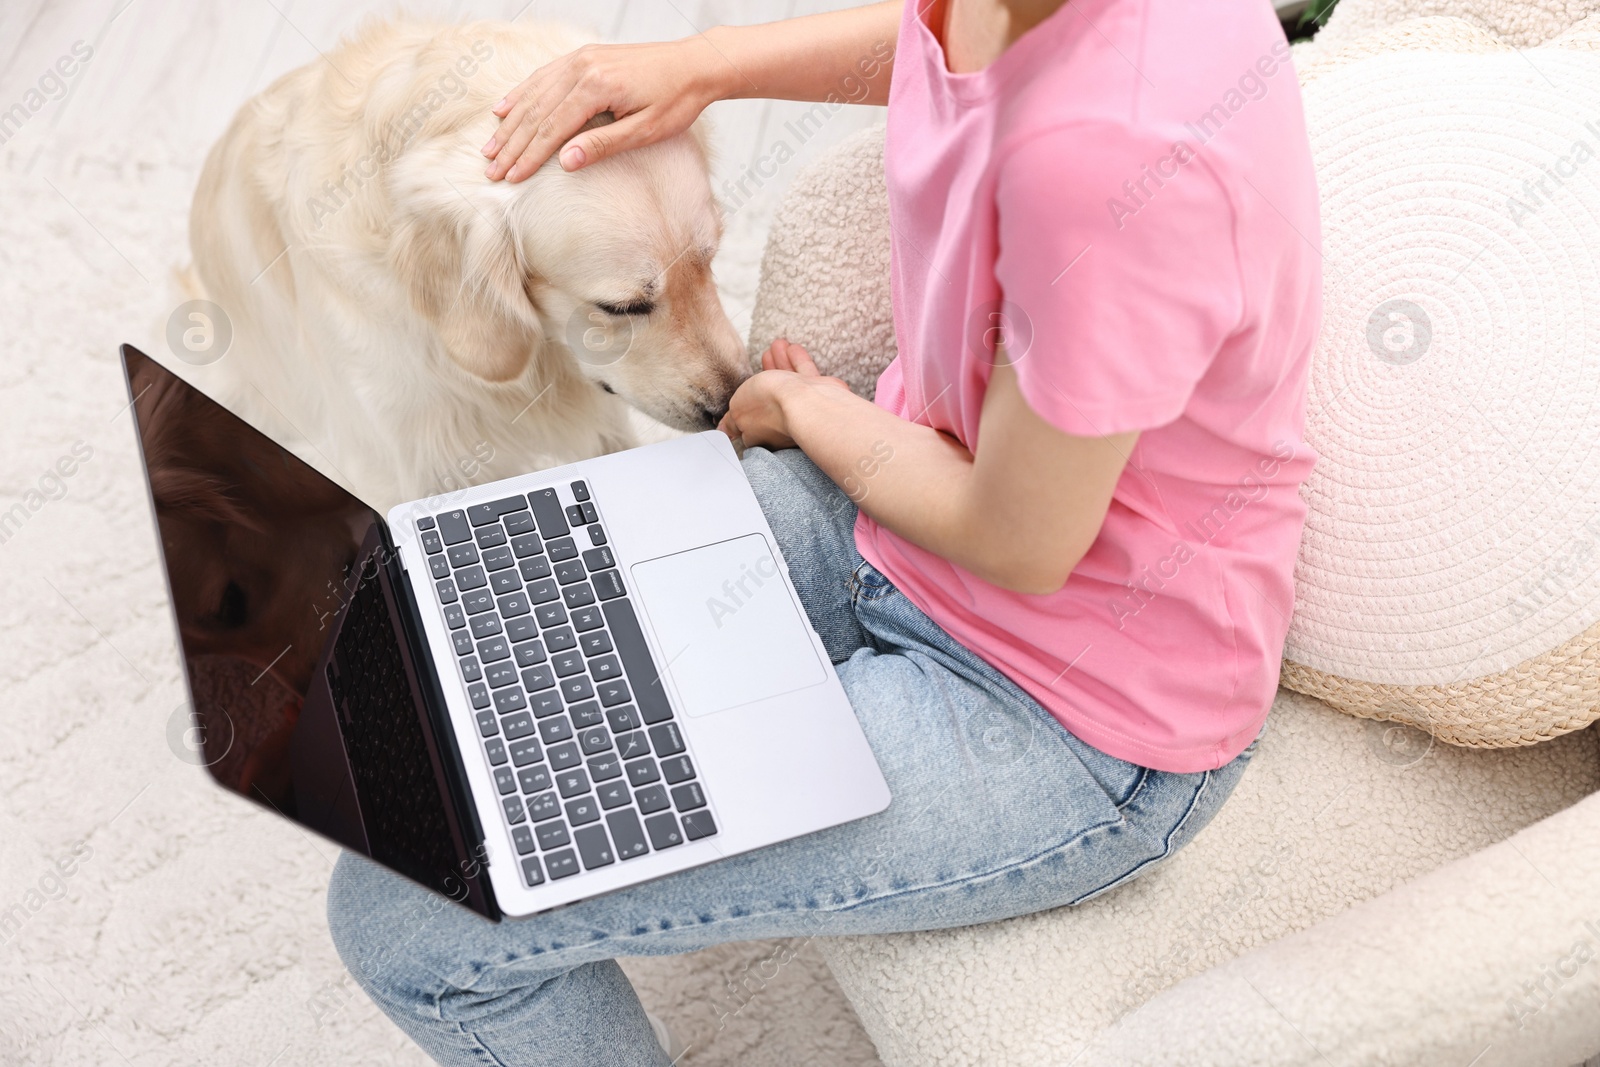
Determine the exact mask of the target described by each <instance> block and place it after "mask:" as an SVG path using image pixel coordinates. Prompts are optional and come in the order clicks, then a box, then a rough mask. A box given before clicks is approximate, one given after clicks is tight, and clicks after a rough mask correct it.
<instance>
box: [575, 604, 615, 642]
mask: <svg viewBox="0 0 1600 1067" xmlns="http://www.w3.org/2000/svg"><path fill="white" fill-rule="evenodd" d="M605 624H606V620H605V619H603V618H602V617H601V616H600V609H599V608H598V607H595V606H592V605H591V606H590V607H585V608H579V609H578V610H577V611H574V612H573V613H572V625H573V626H574V627H575V628H576V629H577V631H578V632H579V633H582V632H584V631H585V630H597V629H599V628H600V627H602V626H604V625H605ZM606 640H607V641H608V642H609V641H610V640H611V639H610V638H609V637H608V638H606Z"/></svg>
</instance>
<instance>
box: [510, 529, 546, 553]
mask: <svg viewBox="0 0 1600 1067" xmlns="http://www.w3.org/2000/svg"><path fill="white" fill-rule="evenodd" d="M543 551H544V543H543V542H542V541H540V540H539V535H538V534H533V533H525V534H518V535H517V536H516V537H513V538H512V539H511V554H512V555H514V556H516V557H517V558H518V559H523V558H525V557H527V556H537V555H539V554H540V553H541V552H543Z"/></svg>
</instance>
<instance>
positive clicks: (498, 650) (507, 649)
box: [478, 634, 511, 663]
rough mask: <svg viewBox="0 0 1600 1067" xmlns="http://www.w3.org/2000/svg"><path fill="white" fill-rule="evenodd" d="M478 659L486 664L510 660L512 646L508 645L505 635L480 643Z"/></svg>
mask: <svg viewBox="0 0 1600 1067" xmlns="http://www.w3.org/2000/svg"><path fill="white" fill-rule="evenodd" d="M478 658H479V659H481V660H483V662H485V663H499V662H500V661H501V660H503V659H510V658H511V646H510V645H508V644H507V643H506V639H505V635H504V634H502V635H500V636H499V637H491V638H488V639H487V640H483V641H479V642H478Z"/></svg>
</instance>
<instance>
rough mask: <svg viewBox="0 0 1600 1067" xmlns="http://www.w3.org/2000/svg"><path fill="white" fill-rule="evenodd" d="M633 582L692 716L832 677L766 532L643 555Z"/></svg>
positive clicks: (663, 668)
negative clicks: (665, 553)
mask: <svg viewBox="0 0 1600 1067" xmlns="http://www.w3.org/2000/svg"><path fill="white" fill-rule="evenodd" d="M631 573H632V576H633V584H634V588H635V589H637V590H638V593H639V599H640V600H641V601H642V602H643V603H644V613H645V615H646V617H647V618H648V619H649V621H650V626H651V628H652V629H653V630H654V631H655V635H656V642H657V644H658V645H659V646H660V648H661V650H662V653H663V654H664V656H665V661H664V662H662V663H660V664H658V665H657V666H658V667H659V668H660V670H661V671H662V673H664V674H669V675H671V676H672V681H673V682H674V684H675V685H676V686H677V689H678V695H679V696H680V697H681V698H682V700H683V703H684V709H683V710H684V712H685V713H686V714H688V715H709V714H711V713H712V712H714V711H723V710H725V709H727V708H733V707H738V706H739V705H741V704H749V703H751V702H752V701H757V700H764V699H766V698H767V697H773V696H777V695H778V694H780V693H789V692H793V691H794V690H796V689H803V688H805V687H806V686H811V685H816V684H818V683H819V682H822V681H824V680H825V679H826V678H827V672H826V671H825V670H824V668H823V665H822V660H821V658H820V657H819V656H818V655H817V652H816V650H815V648H814V647H813V646H812V643H811V641H812V638H811V630H810V628H809V627H808V626H807V624H806V620H805V618H804V617H803V615H802V609H801V607H800V605H799V604H797V603H796V602H795V599H794V597H793V596H792V595H791V594H790V593H789V587H788V586H787V585H786V584H785V583H784V581H783V577H782V572H781V569H780V565H779V563H778V561H777V559H775V558H774V556H773V551H772V548H771V546H769V545H768V544H767V539H766V538H765V537H764V536H762V535H761V534H750V535H748V536H745V537H736V538H734V539H733V540H731V541H722V542H719V543H717V544H714V545H707V546H706V547H704V548H695V549H690V550H689V551H687V552H678V553H675V554H674V555H671V556H661V557H660V558H658V559H652V560H647V561H645V562H644V563H639V564H636V565H635V566H634V567H633V568H632V570H631Z"/></svg>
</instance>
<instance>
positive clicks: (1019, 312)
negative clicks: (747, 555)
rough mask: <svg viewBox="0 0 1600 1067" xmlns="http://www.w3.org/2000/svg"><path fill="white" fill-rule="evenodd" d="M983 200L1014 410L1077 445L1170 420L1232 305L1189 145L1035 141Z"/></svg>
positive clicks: (1234, 291)
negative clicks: (992, 211) (992, 216)
mask: <svg viewBox="0 0 1600 1067" xmlns="http://www.w3.org/2000/svg"><path fill="white" fill-rule="evenodd" d="M1199 152H1200V153H1203V152H1204V148H1201V149H1199ZM995 197H996V207H997V211H998V223H999V246H1000V247H999V255H998V258H997V260H996V263H995V274H996V277H997V279H998V281H999V283H1000V289H1001V293H1002V296H1003V299H1004V303H1003V304H1002V305H1001V308H1000V311H1001V313H1002V314H1004V315H1005V316H1006V318H1007V319H1008V320H1010V321H1009V322H1008V323H1007V324H1006V326H1005V329H1006V331H1007V332H1006V333H1005V335H1004V336H1005V337H1006V339H1007V346H1008V349H1007V350H1008V353H1009V358H1010V361H1011V363H1012V365H1013V366H1014V368H1015V369H1016V372H1017V379H1018V382H1019V385H1020V387H1021V390H1022V395H1023V398H1024V399H1025V400H1026V401H1027V402H1028V405H1029V407H1031V408H1032V409H1033V410H1034V411H1035V412H1037V413H1038V414H1039V415H1040V416H1041V417H1042V418H1044V419H1045V420H1046V421H1048V422H1049V423H1050V424H1051V425H1053V426H1055V427H1056V428H1057V429H1059V430H1061V431H1063V432H1064V433H1069V434H1073V435H1076V436H1083V437H1101V436H1105V435H1107V434H1113V433H1123V432H1127V431H1131V430H1147V429H1153V428H1155V427H1157V426H1162V425H1165V424H1166V423H1169V422H1171V421H1172V420H1173V419H1176V418H1177V417H1178V416H1179V415H1181V414H1182V413H1183V410H1184V408H1185V406H1186V405H1187V404H1188V402H1189V398H1190V396H1191V395H1192V394H1193V392H1194V388H1195V385H1196V383H1198V382H1199V381H1200V379H1201V377H1202V376H1204V374H1205V373H1206V370H1207V369H1208V368H1209V367H1210V365H1211V362H1212V360H1213V359H1214V358H1215V356H1216V354H1217V352H1218V350H1219V349H1220V348H1221V346H1222V342H1223V340H1224V338H1226V337H1227V335H1228V334H1229V332H1230V331H1231V330H1233V329H1234V328H1235V326H1236V325H1237V323H1238V322H1239V321H1240V309H1241V299H1242V298H1241V294H1240V282H1239V276H1240V275H1239V269H1238V262H1237V250H1236V248H1235V244H1234V225H1233V209H1232V207H1231V205H1230V204H1229V202H1228V199H1227V196H1226V194H1225V193H1224V192H1223V190H1222V188H1221V186H1220V185H1219V184H1218V182H1217V180H1216V178H1215V176H1214V175H1213V173H1212V172H1211V170H1210V169H1209V168H1208V167H1207V166H1206V163H1205V160H1204V159H1203V158H1202V156H1201V155H1198V154H1197V153H1196V150H1195V148H1194V146H1193V142H1178V143H1176V144H1174V143H1172V142H1170V141H1169V142H1162V141H1159V140H1156V139H1154V138H1153V137H1150V136H1148V135H1144V134H1141V133H1139V132H1137V131H1133V130H1129V129H1127V128H1125V127H1122V126H1117V125H1112V124H1094V125H1075V126H1071V127H1065V128H1061V129H1056V130H1050V131H1047V132H1044V133H1041V134H1036V135H1033V136H1031V137H1029V138H1028V139H1026V140H1024V141H1022V142H1021V143H1019V144H1017V145H1016V146H1015V147H1014V148H1013V149H1012V150H1011V151H1010V152H1009V153H1008V154H1007V155H1006V157H1005V158H1004V160H1003V162H1002V163H1001V165H1000V171H999V177H998V185H997V186H996V193H995Z"/></svg>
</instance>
